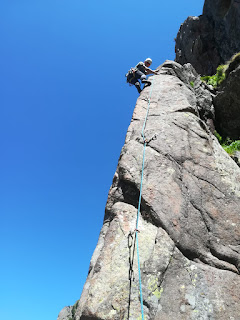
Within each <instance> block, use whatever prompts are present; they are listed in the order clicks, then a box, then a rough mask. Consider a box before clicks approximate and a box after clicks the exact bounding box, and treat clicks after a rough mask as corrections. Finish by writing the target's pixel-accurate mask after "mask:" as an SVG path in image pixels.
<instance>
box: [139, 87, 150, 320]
mask: <svg viewBox="0 0 240 320" xmlns="http://www.w3.org/2000/svg"><path fill="white" fill-rule="evenodd" d="M153 82H154V81H153ZM153 82H152V85H151V91H150V94H149V98H148V107H147V113H146V117H145V120H144V124H143V127H142V133H141V135H142V138H143V143H144V145H143V161H142V176H141V185H140V193H139V201H138V212H137V221H136V230H135V239H136V246H137V260H138V276H139V289H140V301H141V312H142V320H144V312H143V295H142V280H141V268H140V257H139V245H138V221H139V215H140V207H141V199H142V184H143V171H144V160H145V151H146V145H147V141H146V138H145V135H144V131H145V127H146V123H147V117H148V112H149V108H150V101H151V95H152V89H153Z"/></svg>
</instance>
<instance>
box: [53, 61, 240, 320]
mask: <svg viewBox="0 0 240 320" xmlns="http://www.w3.org/2000/svg"><path fill="white" fill-rule="evenodd" d="M151 79H152V82H153V84H152V86H150V87H147V88H145V89H144V90H143V91H142V93H141V95H140V97H139V98H138V100H137V104H136V108H135V110H134V113H133V117H132V121H131V124H130V126H129V129H128V132H127V135H126V140H125V144H124V146H123V149H122V151H121V155H120V159H119V163H118V167H117V170H116V173H115V175H114V178H113V184H112V186H111V188H110V191H109V196H108V200H107V205H106V213H105V218H104V223H103V227H102V230H101V233H100V237H99V241H98V244H97V247H96V249H95V252H94V254H93V257H92V260H91V263H90V268H89V275H88V278H87V281H86V283H85V286H84V289H83V292H82V296H81V299H80V301H79V304H78V307H77V309H76V312H75V313H74V320H117V319H129V320H136V319H141V308H140V300H139V284H138V269H137V259H136V253H135V258H134V262H133V264H131V263H130V261H131V259H132V257H133V249H134V236H133V235H132V233H133V232H134V230H135V226H136V217H137V207H138V198H139V191H140V183H141V168H142V160H143V141H142V138H141V131H142V126H143V123H144V119H145V115H146V110H147V108H148V106H149V113H148V117H147V122H146V128H145V136H146V139H147V141H148V142H147V146H146V154H145V166H144V172H143V190H142V202H141V215H140V220H139V226H138V229H139V231H140V232H139V233H138V238H139V250H140V264H141V276H142V290H143V303H144V315H145V318H144V319H146V320H158V319H161V320H173V319H178V320H186V319H196V320H197V319H203V320H205V319H222V320H229V319H232V320H233V319H235V320H237V319H239V314H240V310H239V309H240V307H239V300H240V278H239V269H240V229H239V227H238V226H239V223H240V215H239V210H240V169H239V167H238V166H237V164H236V163H235V162H234V161H233V160H232V159H231V158H230V157H229V156H228V155H227V153H226V152H225V151H224V150H223V149H222V147H221V146H220V145H219V143H218V141H217V139H216V138H215V136H214V135H213V134H212V132H211V128H210V126H209V125H208V124H207V123H209V124H211V121H212V119H214V111H213V106H212V95H211V93H210V92H209V91H208V90H207V89H206V88H205V86H204V84H203V83H202V82H201V81H200V79H199V76H198V75H197V73H196V71H195V70H194V69H193V68H192V67H191V65H190V64H187V65H184V66H181V65H180V64H178V63H175V62H171V61H167V62H165V63H164V64H163V66H162V68H161V71H160V74H159V75H156V76H153V77H151ZM150 95H151V98H150V105H149V96H150ZM58 320H62V318H61V317H60V318H59V319H58Z"/></svg>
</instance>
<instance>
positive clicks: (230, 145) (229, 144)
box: [214, 131, 240, 156]
mask: <svg viewBox="0 0 240 320" xmlns="http://www.w3.org/2000/svg"><path fill="white" fill-rule="evenodd" d="M214 135H215V137H217V139H218V141H219V143H220V144H221V146H222V147H223V149H224V150H225V151H226V152H227V153H228V154H229V155H230V156H232V155H233V154H234V152H235V151H240V140H235V141H233V140H232V139H230V138H228V137H227V138H225V139H223V137H221V136H220V134H219V133H218V132H217V131H215V132H214Z"/></svg>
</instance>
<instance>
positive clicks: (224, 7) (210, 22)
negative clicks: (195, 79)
mask: <svg viewBox="0 0 240 320" xmlns="http://www.w3.org/2000/svg"><path fill="white" fill-rule="evenodd" d="M239 34H240V1H239V0H205V4H204V8H203V14H202V15H201V16H199V17H189V18H187V20H186V21H185V22H184V23H183V24H182V25H181V27H180V30H179V32H178V34H177V37H176V47H175V52H176V61H177V62H179V63H181V64H185V63H187V62H189V63H191V64H192V65H193V67H194V68H195V69H196V71H197V72H198V73H199V74H202V75H204V74H205V75H211V74H214V73H215V71H216V68H217V66H218V65H219V64H223V63H225V62H226V61H228V60H229V59H230V58H231V56H232V55H234V54H235V53H237V52H239V51H240V41H239Z"/></svg>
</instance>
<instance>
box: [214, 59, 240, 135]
mask: <svg viewBox="0 0 240 320" xmlns="http://www.w3.org/2000/svg"><path fill="white" fill-rule="evenodd" d="M214 107H215V110H216V124H217V130H218V132H220V133H221V135H222V136H224V137H230V138H232V139H234V140H237V139H240V62H239V63H238V65H237V66H236V68H235V69H233V70H231V71H229V72H228V73H227V78H226V80H225V81H224V82H223V84H222V85H221V87H220V88H219V92H218V93H217V95H216V97H215V98H214Z"/></svg>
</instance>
